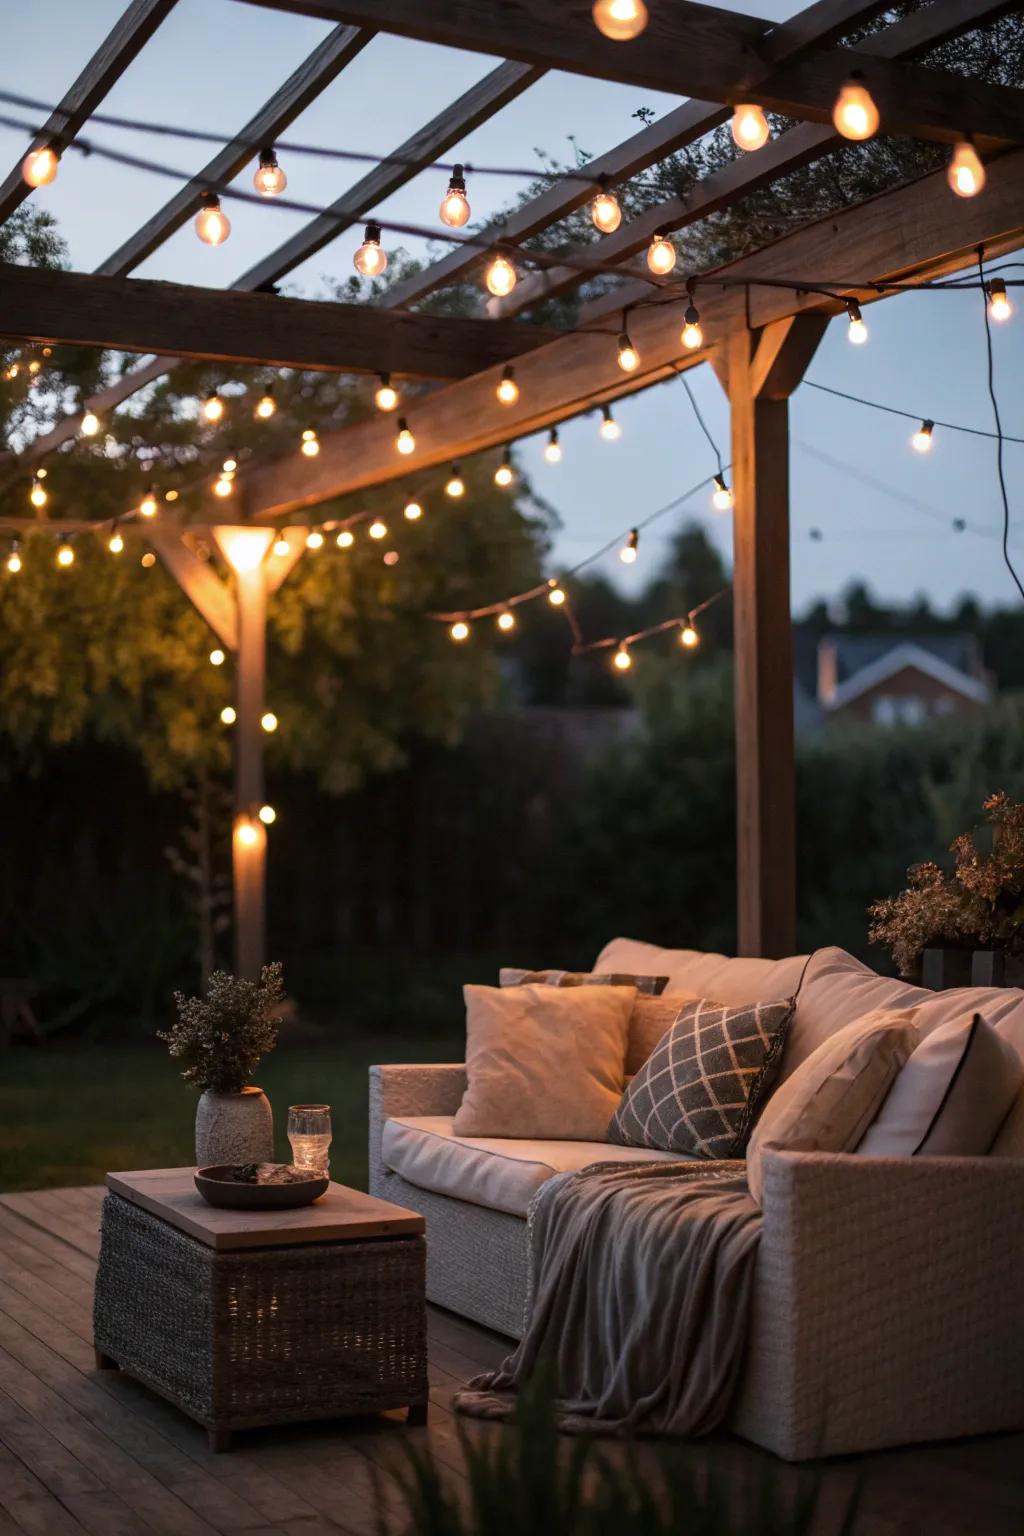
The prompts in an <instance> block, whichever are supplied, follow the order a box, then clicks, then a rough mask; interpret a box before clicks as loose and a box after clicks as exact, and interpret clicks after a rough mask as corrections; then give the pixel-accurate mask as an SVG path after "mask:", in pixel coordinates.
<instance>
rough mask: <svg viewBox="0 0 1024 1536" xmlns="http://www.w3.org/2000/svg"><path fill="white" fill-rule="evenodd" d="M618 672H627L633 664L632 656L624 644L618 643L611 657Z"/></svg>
mask: <svg viewBox="0 0 1024 1536" xmlns="http://www.w3.org/2000/svg"><path fill="white" fill-rule="evenodd" d="M612 659H613V660H614V662H615V665H616V666H617V667H618V669H619V671H620V672H628V671H629V669H630V667H631V666H632V665H633V658H632V656H631V655H630V654H629V650H628V648H627V647H626V646H625V645H620V646H619V648H618V650H617V651H616V652H615V655H614V657H613V658H612Z"/></svg>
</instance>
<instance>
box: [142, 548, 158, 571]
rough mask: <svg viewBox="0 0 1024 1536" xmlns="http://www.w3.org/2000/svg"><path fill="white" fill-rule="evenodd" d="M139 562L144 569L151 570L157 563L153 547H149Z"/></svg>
mask: <svg viewBox="0 0 1024 1536" xmlns="http://www.w3.org/2000/svg"><path fill="white" fill-rule="evenodd" d="M139 564H140V565H141V566H142V569H143V570H144V571H151V570H152V569H153V567H154V565H156V555H154V553H153V551H152V550H151V549H147V550H146V553H145V554H144V555H143V557H142V559H141V560H140V561H139Z"/></svg>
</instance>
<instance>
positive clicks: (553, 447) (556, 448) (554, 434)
mask: <svg viewBox="0 0 1024 1536" xmlns="http://www.w3.org/2000/svg"><path fill="white" fill-rule="evenodd" d="M544 457H545V459H547V461H548V463H549V464H560V463H561V462H562V445H561V443H560V442H559V441H558V428H557V427H552V428H551V431H550V432H549V433H548V440H547V443H546V444H545V446H544Z"/></svg>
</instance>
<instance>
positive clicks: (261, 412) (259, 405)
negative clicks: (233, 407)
mask: <svg viewBox="0 0 1024 1536" xmlns="http://www.w3.org/2000/svg"><path fill="white" fill-rule="evenodd" d="M276 410H277V401H276V400H275V399H274V391H273V389H271V388H267V389H265V390H264V391H263V393H262V395H260V398H259V399H258V400H257V402H256V407H255V409H254V411H253V415H254V416H256V417H257V418H258V419H259V420H260V421H269V420H270V418H271V416H273V414H274V412H275V411H276Z"/></svg>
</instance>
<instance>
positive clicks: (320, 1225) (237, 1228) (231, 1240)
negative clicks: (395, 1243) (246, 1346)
mask: <svg viewBox="0 0 1024 1536" xmlns="http://www.w3.org/2000/svg"><path fill="white" fill-rule="evenodd" d="M195 1171H196V1170H195V1169H194V1168H137V1169H134V1170H132V1171H130V1172H127V1173H108V1174H107V1188H108V1189H109V1190H111V1191H113V1193H114V1194H115V1195H121V1196H122V1198H123V1199H125V1200H130V1201H131V1202H132V1204H133V1205H138V1206H141V1207H142V1209H143V1210H144V1211H149V1212H150V1213H151V1215H153V1216H159V1217H160V1218H161V1220H162V1221H166V1222H169V1223H170V1225H171V1226H172V1227H177V1228H178V1230H179V1231H181V1232H187V1233H188V1235H189V1237H194V1238H197V1239H198V1240H199V1242H201V1243H206V1245H207V1246H208V1247H210V1248H217V1249H237V1248H269V1247H276V1246H279V1247H285V1246H289V1245H291V1246H294V1245H295V1244H297V1243H343V1242H355V1241H356V1240H365V1239H366V1238H373V1237H413V1236H415V1235H416V1233H418V1232H423V1231H424V1230H425V1228H426V1222H425V1221H424V1219H423V1217H422V1216H420V1215H419V1214H418V1213H417V1212H416V1211H407V1210H406V1209H405V1208H404V1207H403V1206H401V1205H392V1204H391V1202H390V1201H388V1200H378V1199H376V1198H375V1196H373V1195H367V1194H364V1193H363V1192H362V1190H359V1189H349V1188H348V1187H347V1185H345V1184H330V1185H328V1187H327V1190H326V1192H325V1193H324V1194H323V1195H321V1196H320V1199H319V1200H317V1201H316V1202H315V1203H314V1204H313V1205H305V1206H300V1207H299V1209H298V1210H293V1211H226V1210H221V1209H219V1208H218V1207H217V1206H213V1205H207V1203H206V1201H205V1200H204V1199H203V1197H202V1195H200V1193H199V1191H198V1190H197V1189H196V1186H195V1182H194V1178H193V1175H194V1174H195Z"/></svg>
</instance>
